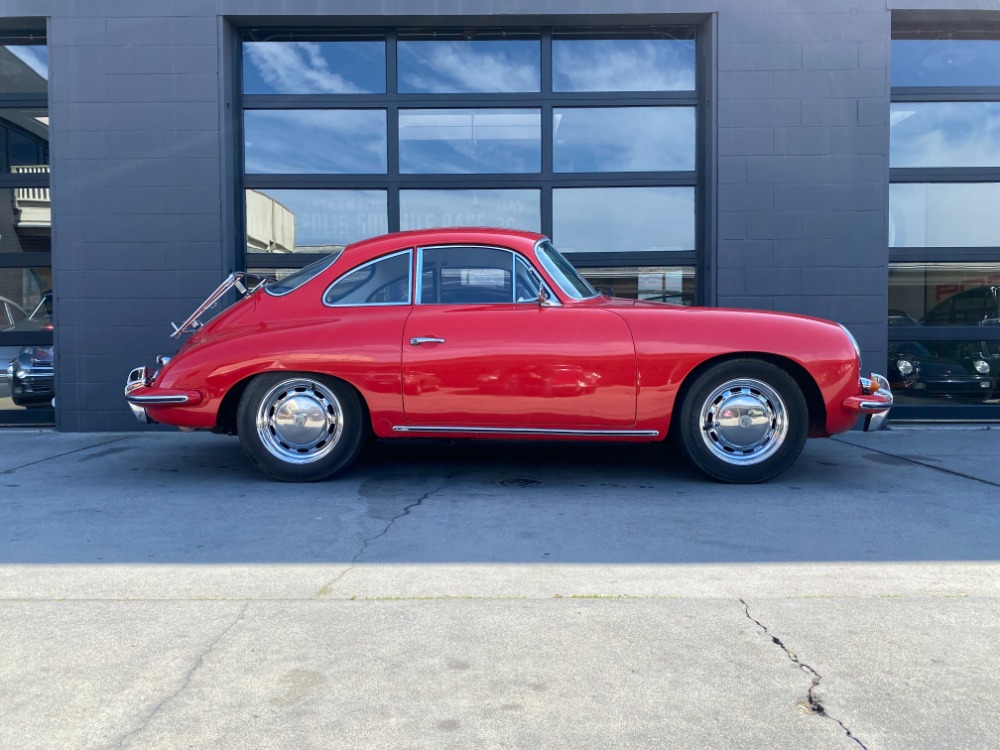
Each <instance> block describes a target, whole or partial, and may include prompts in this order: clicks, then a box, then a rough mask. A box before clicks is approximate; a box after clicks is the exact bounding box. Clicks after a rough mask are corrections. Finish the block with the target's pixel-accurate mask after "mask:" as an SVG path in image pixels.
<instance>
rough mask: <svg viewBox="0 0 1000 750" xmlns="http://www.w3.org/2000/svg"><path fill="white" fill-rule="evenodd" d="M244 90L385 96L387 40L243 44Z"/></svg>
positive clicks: (274, 92) (254, 91)
mask: <svg viewBox="0 0 1000 750" xmlns="http://www.w3.org/2000/svg"><path fill="white" fill-rule="evenodd" d="M243 93H245V94H384V93H385V42H382V41H342V42H322V41H280V42H244V43H243Z"/></svg>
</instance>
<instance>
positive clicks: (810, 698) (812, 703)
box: [739, 598, 868, 750]
mask: <svg viewBox="0 0 1000 750" xmlns="http://www.w3.org/2000/svg"><path fill="white" fill-rule="evenodd" d="M739 603H740V604H742V605H743V612H744V613H745V614H746V616H747V619H748V620H750V621H751V622H752V623H754V624H755V625H756V626H757V627H758V628H760V630H761V632H763V633H764V635H766V636H767V637H768V638H770V639H771V643H773V644H774V645H775V646H777V647H778V648H780V649H781V650H782V651H784V652H785V656H787V657H788V659H789V660H790V661H791V662H792V664H794V665H795V666H796V667H798V668H799V669H800V670H802V671H803V672H805V673H806V674H807V675H809V678H810V683H809V690H808V691H806V697H805V700H804V701H800V703H799V705H800V706H801V707H802V708H804V709H805V710H806V711H808V712H809V713H812V714H816V715H817V716H822V717H824V718H827V719H830V720H831V721H834V722H836V723H837V724H838V725H839V726H840V728H841V729H842V730H844V734H846V735H847V737H848V738H849V739H850V740H852V741H853V742H854V743H855V744H857V746H858V747H860V748H862V750H868V746H867V745H865V743H863V742H862V741H861V740H860V739H858V738H857V737H856V736H855V735H854V733H853V732H852V731H851V730H850V729H848V728H847V725H845V724H844V722H843V721H841V720H840V719H838V718H837V717H836V716H831V715H830V713H829V712H828V711H827V710H826V707H825V706H824V705H823V702H822V701H821V700H820V698H819V696H817V695H816V688H818V687H819V683H820V681H821V680H822V679H823V675H821V674H820V673H819V672H817V671H816V670H815V669H813V668H812V667H810V666H809V665H808V664H806V663H805V662H804V661H802V660H801V659H799V657H798V655H797V654H796V653H795V652H794V651H792V650H791V649H790V648H789V647H788V646H787V645H785V643H784V641H782V640H781V639H780V638H778V637H777V636H776V635H774V634H772V633H771V631H770V630H768V629H767V626H766V625H764V623H762V622H761V621H760V620H758V619H757V618H756V617H754V616H753V615H751V614H750V607H749V606H748V605H747V603H746V602H745V601H743V599H742V598H740V599H739Z"/></svg>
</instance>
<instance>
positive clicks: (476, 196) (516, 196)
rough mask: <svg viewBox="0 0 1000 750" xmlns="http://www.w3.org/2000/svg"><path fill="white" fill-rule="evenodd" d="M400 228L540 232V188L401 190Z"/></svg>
mask: <svg viewBox="0 0 1000 750" xmlns="http://www.w3.org/2000/svg"><path fill="white" fill-rule="evenodd" d="M399 203H400V229H429V228H432V227H504V228H507V229H526V230H528V231H533V232H537V231H540V227H541V223H542V222H541V208H540V203H539V193H538V191H537V190H401V191H400V193H399Z"/></svg>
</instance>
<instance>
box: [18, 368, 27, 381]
mask: <svg viewBox="0 0 1000 750" xmlns="http://www.w3.org/2000/svg"><path fill="white" fill-rule="evenodd" d="M27 374H28V373H26V372H25V371H24V370H18V371H17V376H18V377H19V378H21V380H24V377H25V375H27Z"/></svg>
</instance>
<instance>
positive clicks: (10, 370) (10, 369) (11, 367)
mask: <svg viewBox="0 0 1000 750" xmlns="http://www.w3.org/2000/svg"><path fill="white" fill-rule="evenodd" d="M13 374H14V363H13V362H11V363H10V364H9V365H7V377H10V376H11V375H13Z"/></svg>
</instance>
